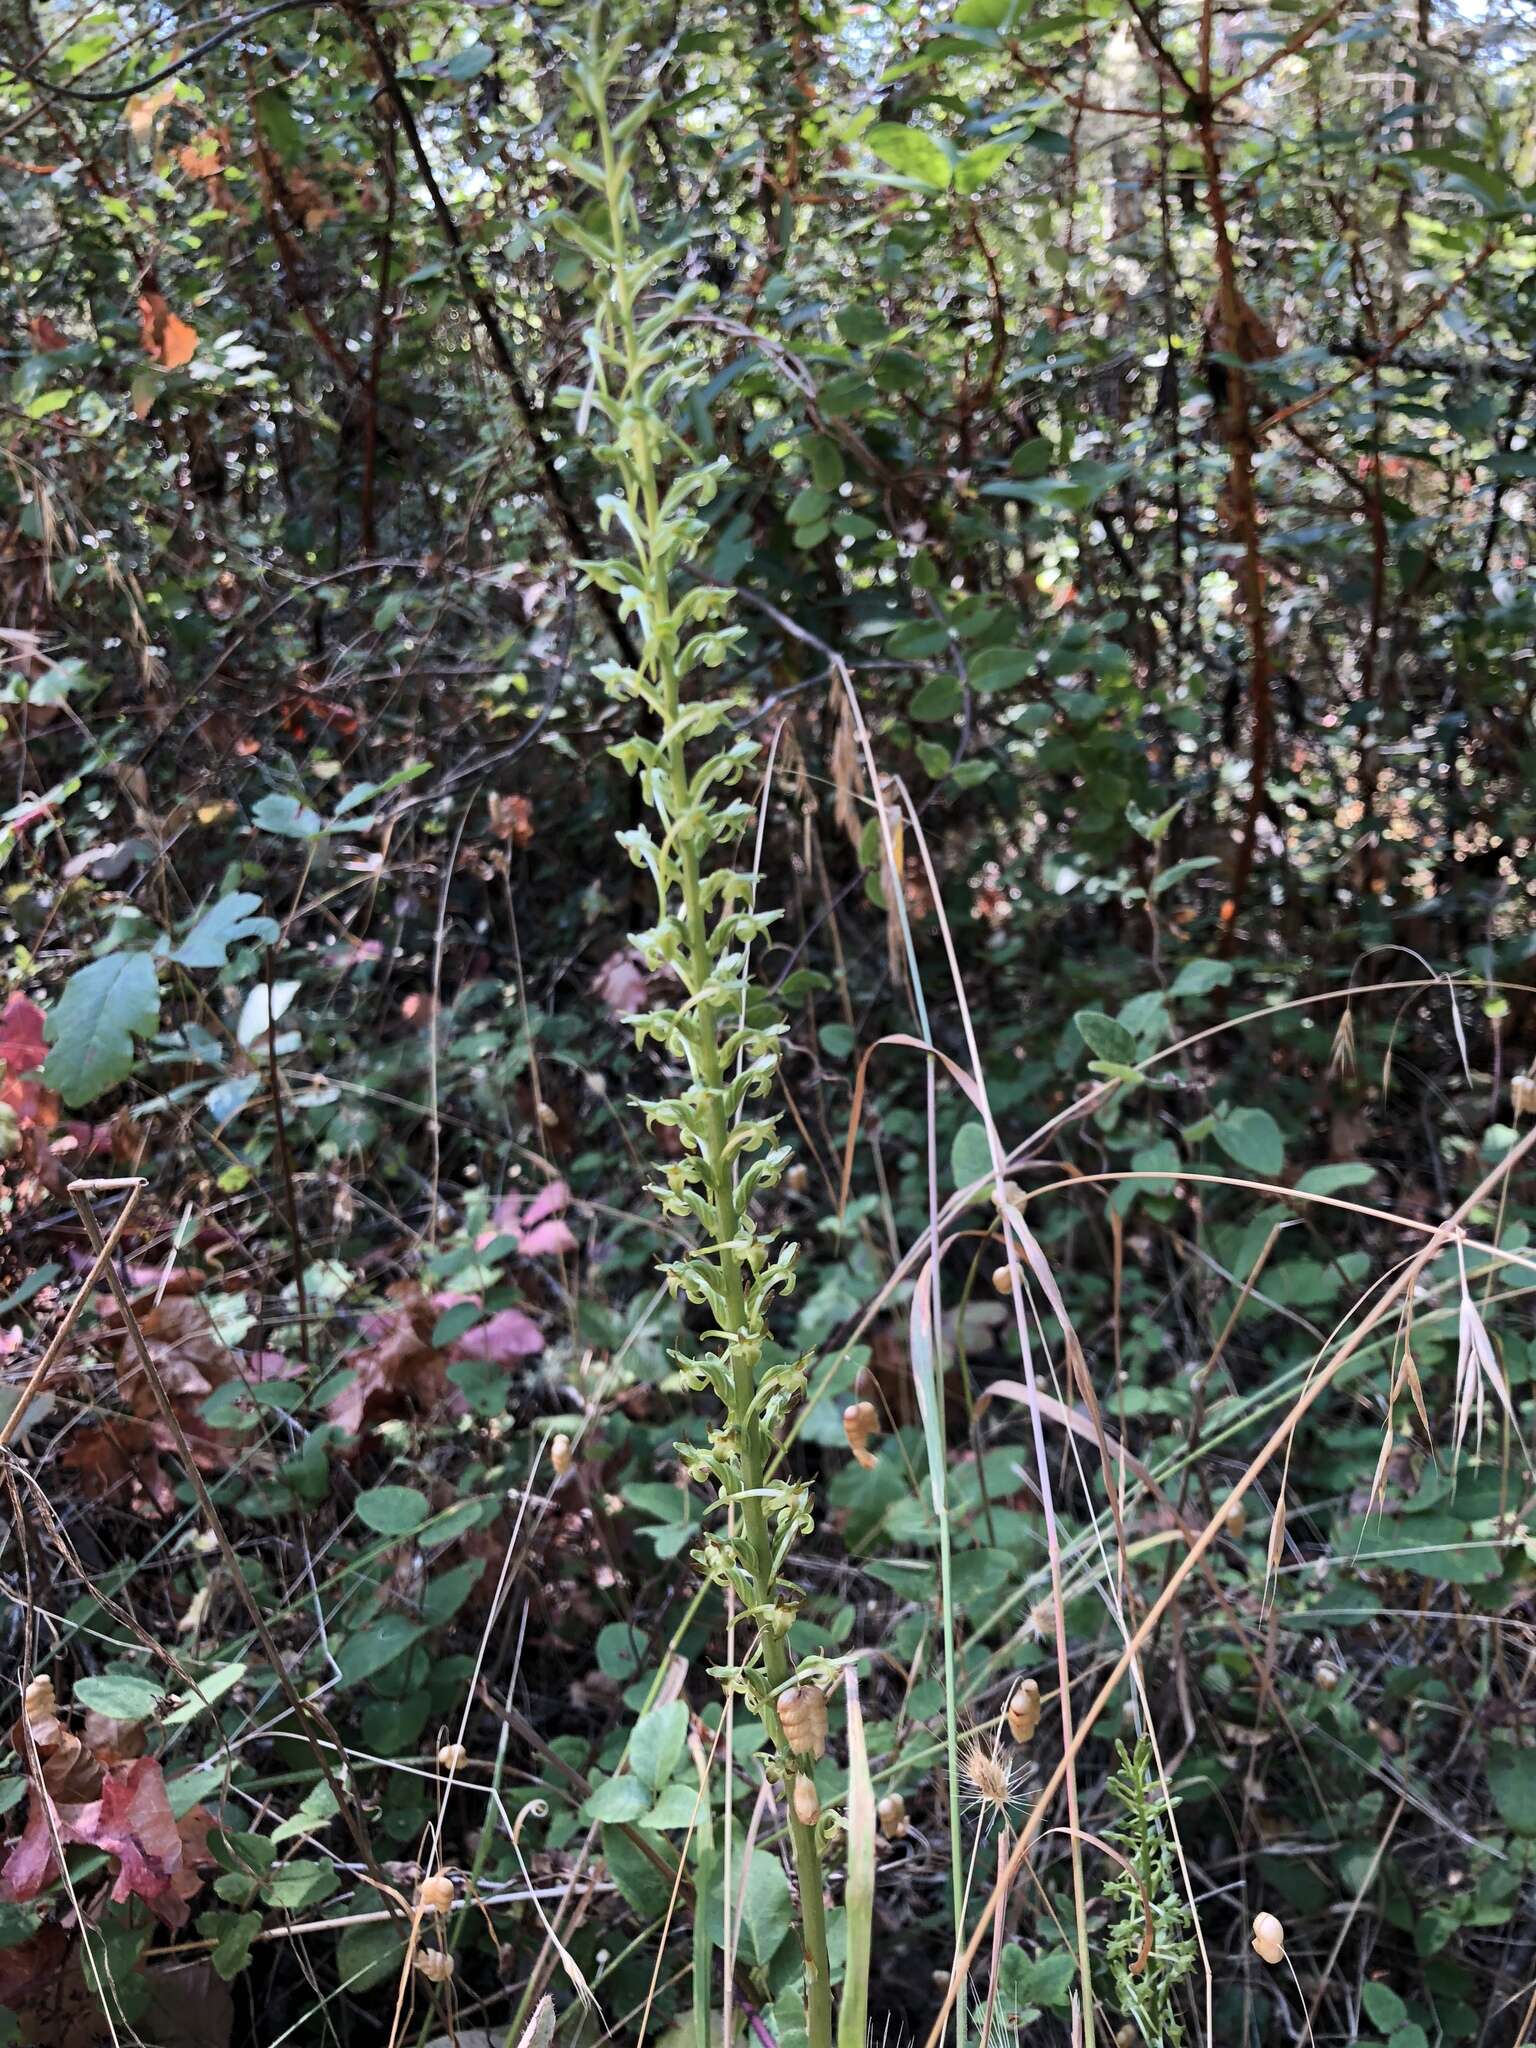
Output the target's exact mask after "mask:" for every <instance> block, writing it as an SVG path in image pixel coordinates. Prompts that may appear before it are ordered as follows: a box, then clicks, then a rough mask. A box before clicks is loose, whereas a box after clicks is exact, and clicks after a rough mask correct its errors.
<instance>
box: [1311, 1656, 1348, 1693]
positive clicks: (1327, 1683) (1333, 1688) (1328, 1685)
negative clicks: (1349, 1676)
mask: <svg viewBox="0 0 1536 2048" xmlns="http://www.w3.org/2000/svg"><path fill="white" fill-rule="evenodd" d="M1343 1675H1344V1674H1343V1672H1341V1671H1340V1669H1339V1667H1338V1665H1337V1664H1330V1663H1329V1662H1328V1660H1327V1658H1326V1657H1323V1658H1320V1659H1319V1660H1318V1662H1317V1663H1316V1664H1314V1665H1313V1666H1312V1683H1313V1684H1314V1685H1315V1686H1316V1687H1317V1689H1318V1691H1319V1692H1337V1691H1338V1689H1339V1680H1340V1679H1341V1678H1342V1677H1343Z"/></svg>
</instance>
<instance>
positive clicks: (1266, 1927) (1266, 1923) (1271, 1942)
mask: <svg viewBox="0 0 1536 2048" xmlns="http://www.w3.org/2000/svg"><path fill="white" fill-rule="evenodd" d="M1253 1952H1254V1954H1255V1955H1256V1956H1258V1957H1259V1959H1260V1961H1262V1962H1266V1963H1279V1962H1283V1961H1284V1960H1285V1929H1284V1928H1283V1927H1282V1926H1281V1925H1280V1922H1279V1921H1278V1920H1277V1919H1276V1918H1275V1916H1274V1914H1273V1913H1255V1914H1254V1916H1253Z"/></svg>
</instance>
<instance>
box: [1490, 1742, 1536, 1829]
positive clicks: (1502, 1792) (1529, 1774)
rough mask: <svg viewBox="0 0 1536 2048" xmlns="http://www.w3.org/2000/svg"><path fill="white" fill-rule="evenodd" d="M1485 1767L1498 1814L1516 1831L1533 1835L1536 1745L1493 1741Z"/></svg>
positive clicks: (1535, 1794) (1535, 1802) (1535, 1792)
mask: <svg viewBox="0 0 1536 2048" xmlns="http://www.w3.org/2000/svg"><path fill="white" fill-rule="evenodd" d="M1485 1769H1486V1771H1487V1774H1488V1790H1489V1791H1490V1792H1491V1793H1492V1795H1493V1803H1494V1805H1495V1806H1496V1807H1497V1808H1498V1812H1499V1818H1500V1819H1501V1820H1502V1821H1504V1822H1505V1824H1506V1825H1507V1826H1509V1827H1512V1828H1513V1829H1514V1830H1515V1832H1516V1834H1520V1835H1536V1749H1518V1748H1517V1747H1516V1746H1515V1745H1514V1743H1512V1742H1496V1743H1492V1744H1490V1746H1489V1750H1488V1762H1487V1764H1486V1766H1485Z"/></svg>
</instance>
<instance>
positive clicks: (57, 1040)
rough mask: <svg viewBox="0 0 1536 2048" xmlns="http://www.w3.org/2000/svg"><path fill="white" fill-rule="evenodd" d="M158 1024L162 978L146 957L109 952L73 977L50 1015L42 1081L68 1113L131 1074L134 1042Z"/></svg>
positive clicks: (65, 986)
mask: <svg viewBox="0 0 1536 2048" xmlns="http://www.w3.org/2000/svg"><path fill="white" fill-rule="evenodd" d="M159 1026H160V977H159V975H158V973H157V972H156V970H155V963H154V961H153V960H152V959H151V958H150V956H149V954H148V953H109V954H108V955H107V957H106V959H105V960H93V961H92V962H91V963H90V965H89V966H88V967H82V968H81V969H80V970H79V972H78V973H77V974H72V975H71V976H70V977H69V980H68V981H67V982H65V984H64V993H63V995H62V996H60V998H59V1000H58V1002H57V1003H56V1004H55V1005H54V1007H53V1008H52V1009H51V1010H50V1011H49V1013H48V1021H47V1024H46V1026H45V1027H44V1029H45V1035H46V1037H47V1039H48V1043H49V1044H50V1045H51V1046H52V1047H53V1050H52V1052H51V1053H50V1054H49V1055H48V1064H47V1066H46V1067H45V1068H44V1070H43V1079H44V1080H45V1081H46V1082H47V1084H48V1086H49V1087H50V1088H57V1089H58V1091H59V1093H60V1095H62V1096H63V1098H64V1100H65V1102H66V1103H67V1104H68V1105H69V1107H70V1108H71V1109H77V1108H79V1107H80V1105H81V1104H82V1103H86V1102H94V1101H95V1100H96V1098H97V1096H98V1095H104V1094H105V1093H106V1092H107V1090H108V1089H109V1088H115V1087H116V1086H117V1084H118V1083H119V1082H120V1081H126V1080H127V1078H128V1076H129V1074H131V1073H132V1071H133V1041H134V1039H135V1038H148V1037H150V1036H151V1035H152V1034H153V1033H154V1032H155V1031H157V1030H158V1029H159Z"/></svg>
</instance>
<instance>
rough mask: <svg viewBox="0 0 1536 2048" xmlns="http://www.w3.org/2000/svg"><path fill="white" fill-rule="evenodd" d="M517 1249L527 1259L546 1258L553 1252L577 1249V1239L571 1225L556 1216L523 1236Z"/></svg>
mask: <svg viewBox="0 0 1536 2048" xmlns="http://www.w3.org/2000/svg"><path fill="white" fill-rule="evenodd" d="M517 1249H518V1252H519V1254H520V1255H521V1256H522V1257H523V1258H525V1259H539V1258H546V1257H548V1256H549V1255H550V1254H551V1253H553V1252H573V1251H575V1249H576V1239H575V1237H574V1236H573V1235H572V1233H571V1226H570V1225H569V1224H568V1223H567V1222H565V1221H564V1219H563V1218H561V1217H559V1216H554V1217H551V1218H550V1220H549V1222H548V1223H540V1224H538V1225H536V1227H535V1228H534V1229H532V1230H530V1231H529V1232H528V1233H527V1235H526V1236H525V1237H523V1238H521V1239H520V1240H519V1242H518V1247H517Z"/></svg>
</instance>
